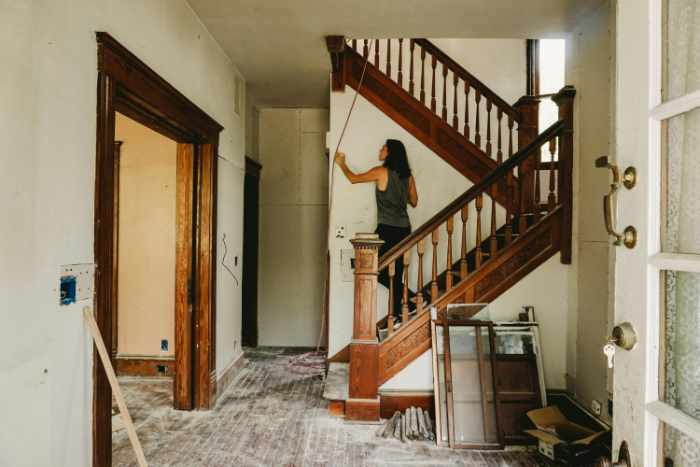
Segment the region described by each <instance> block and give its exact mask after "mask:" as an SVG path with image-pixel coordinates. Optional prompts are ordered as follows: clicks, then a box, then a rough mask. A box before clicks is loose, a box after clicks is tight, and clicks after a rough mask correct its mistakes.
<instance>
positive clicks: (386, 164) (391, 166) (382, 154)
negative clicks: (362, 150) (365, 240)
mask: <svg viewBox="0 0 700 467" xmlns="http://www.w3.org/2000/svg"><path fill="white" fill-rule="evenodd" d="M379 160H380V161H382V162H383V163H382V165H379V166H377V167H374V168H372V169H370V170H368V171H367V172H364V173H360V174H356V173H354V172H353V171H352V170H350V169H349V168H348V166H347V164H346V163H345V154H344V153H342V152H338V153H336V155H335V163H336V164H338V166H339V167H340V169H341V170H342V171H343V173H344V174H345V176H346V177H347V178H348V180H349V181H350V183H352V184H355V183H374V184H375V186H376V189H375V193H376V199H377V230H376V231H375V233H376V234H378V235H379V238H381V239H382V240H384V244H383V245H382V247H381V248H380V250H379V256H380V257H381V256H382V255H383V254H384V253H386V252H387V251H389V250H390V249H392V248H393V247H394V246H396V245H397V244H398V243H400V242H401V240H403V239H404V238H406V237H407V236H408V235H410V233H411V222H410V220H409V218H408V212H407V211H406V207H407V204H410V205H411V206H413V207H414V208H415V207H416V206H417V205H418V191H417V190H416V181H415V180H414V178H413V175H411V167H410V166H409V165H408V157H407V156H406V148H405V147H404V145H403V143H402V142H401V141H399V140H396V139H388V140H386V143H385V144H384V146H382V148H381V150H380V151H379ZM402 279H403V260H397V261H396V272H395V275H394V309H393V314H394V322H395V323H396V322H398V321H399V320H400V319H401V295H402V291H403V285H402V284H403V280H402ZM379 283H380V284H382V285H384V286H385V287H387V288H388V287H389V272H388V268H386V269H384V271H382V272H381V273H380V274H379Z"/></svg>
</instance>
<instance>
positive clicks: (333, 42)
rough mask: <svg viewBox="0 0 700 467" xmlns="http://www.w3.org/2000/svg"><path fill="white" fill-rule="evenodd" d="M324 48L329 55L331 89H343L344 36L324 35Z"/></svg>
mask: <svg viewBox="0 0 700 467" xmlns="http://www.w3.org/2000/svg"><path fill="white" fill-rule="evenodd" d="M326 48H328V53H329V54H330V56H331V89H332V90H333V91H344V90H345V37H344V36H326Z"/></svg>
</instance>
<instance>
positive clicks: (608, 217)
mask: <svg viewBox="0 0 700 467" xmlns="http://www.w3.org/2000/svg"><path fill="white" fill-rule="evenodd" d="M595 166H596V167H598V168H607V169H610V171H611V172H612V177H613V182H612V184H610V192H609V193H608V194H607V195H605V196H604V197H603V216H604V217H605V230H607V232H608V235H610V236H611V237H613V238H614V239H615V241H614V242H613V245H616V246H617V245H622V244H624V245H625V246H626V247H627V248H634V246H635V245H636V244H637V229H635V228H634V227H633V226H631V225H629V226H627V227H626V228H625V230H624V231H623V232H622V233H618V232H616V231H615V224H616V220H615V204H614V203H615V198H614V195H615V193H616V192H617V190H618V189H619V188H620V171H619V169H618V168H617V166H616V165H615V164H611V163H610V162H608V157H607V156H602V157H599V158H598V159H596V160H595ZM636 184H637V169H635V168H634V167H627V168H626V169H625V172H624V174H623V176H622V185H624V187H625V188H627V189H628V190H631V189H632V188H634V186H635V185H636Z"/></svg>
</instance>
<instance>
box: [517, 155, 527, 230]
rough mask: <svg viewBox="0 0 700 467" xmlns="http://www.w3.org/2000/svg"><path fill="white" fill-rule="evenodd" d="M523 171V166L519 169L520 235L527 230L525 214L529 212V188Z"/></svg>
mask: <svg viewBox="0 0 700 467" xmlns="http://www.w3.org/2000/svg"><path fill="white" fill-rule="evenodd" d="M521 169H522V164H521V165H520V167H519V168H518V214H519V216H518V234H520V235H522V234H524V233H525V230H527V218H526V216H525V213H526V212H527V208H526V206H525V203H526V201H525V196H526V191H527V188H526V187H525V181H524V179H525V178H526V177H524V176H523V171H522V170H521Z"/></svg>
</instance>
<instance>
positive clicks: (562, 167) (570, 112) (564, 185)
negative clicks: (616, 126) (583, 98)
mask: <svg viewBox="0 0 700 467" xmlns="http://www.w3.org/2000/svg"><path fill="white" fill-rule="evenodd" d="M575 96H576V89H575V88H574V87H573V86H564V87H563V88H561V90H560V91H559V92H558V93H557V94H556V95H555V96H554V97H552V100H553V101H554V102H556V104H557V105H558V106H559V120H562V121H563V122H564V130H563V132H562V134H561V136H560V137H559V185H558V199H559V204H561V205H562V208H563V212H562V222H561V262H562V263H563V264H571V235H572V232H571V226H572V219H573V213H572V210H573V204H574V201H573V200H574V194H573V193H574V187H573V168H574V97H575Z"/></svg>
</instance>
